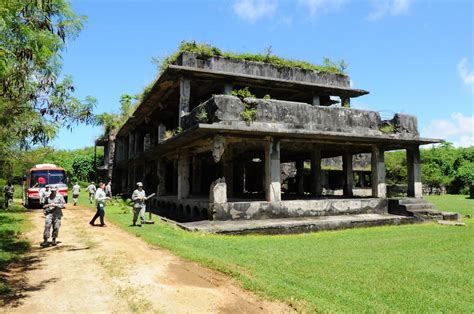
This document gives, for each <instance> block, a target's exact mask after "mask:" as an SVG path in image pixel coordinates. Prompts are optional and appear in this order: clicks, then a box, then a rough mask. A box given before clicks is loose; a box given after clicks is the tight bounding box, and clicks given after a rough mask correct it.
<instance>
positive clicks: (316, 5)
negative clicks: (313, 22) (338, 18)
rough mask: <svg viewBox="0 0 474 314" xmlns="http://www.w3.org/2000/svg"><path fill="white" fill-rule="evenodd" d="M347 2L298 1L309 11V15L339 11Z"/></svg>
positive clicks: (343, 0)
mask: <svg viewBox="0 0 474 314" xmlns="http://www.w3.org/2000/svg"><path fill="white" fill-rule="evenodd" d="M346 2H348V0H298V3H299V4H300V5H302V6H305V7H307V8H308V9H309V12H310V13H311V15H315V14H317V13H320V12H323V13H327V12H330V11H335V10H338V9H340V8H341V7H342V6H343V5H344V4H346Z"/></svg>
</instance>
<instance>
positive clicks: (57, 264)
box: [0, 206, 292, 313]
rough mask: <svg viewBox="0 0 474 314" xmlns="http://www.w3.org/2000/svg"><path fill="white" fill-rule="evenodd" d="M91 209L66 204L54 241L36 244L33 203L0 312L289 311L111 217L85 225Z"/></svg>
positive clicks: (37, 216)
mask: <svg viewBox="0 0 474 314" xmlns="http://www.w3.org/2000/svg"><path fill="white" fill-rule="evenodd" d="M92 214H93V213H92V212H91V211H90V210H88V209H84V208H78V207H71V206H68V207H67V209H66V210H65V211H64V217H63V220H62V227H61V230H60V234H59V238H58V240H60V241H61V243H60V244H59V245H58V246H56V247H49V248H46V249H40V248H39V242H40V241H41V234H42V228H43V223H44V218H43V216H42V214H41V212H40V211H39V210H37V211H33V212H32V213H31V215H32V221H33V222H34V228H33V230H32V231H31V232H29V233H28V234H27V237H28V238H29V239H30V240H31V241H32V242H33V254H32V256H31V258H30V263H28V265H23V266H18V267H16V269H13V270H12V271H10V272H9V274H8V276H10V277H11V278H10V279H11V280H12V281H17V282H18V283H20V284H18V286H19V287H20V288H19V291H17V295H16V296H17V297H16V298H15V300H13V301H11V302H10V303H9V304H8V305H7V307H4V308H2V309H0V312H22V313H33V312H163V313H198V312H199V313H206V312H207V313H208V312H212V313H215V312H217V313H288V312H292V309H291V308H289V307H287V306H286V305H284V304H280V303H274V302H268V301H262V300H259V299H258V298H257V297H255V296H254V295H252V294H250V293H248V292H246V291H243V290H242V289H241V288H239V287H237V286H236V285H235V283H234V282H233V281H232V280H231V279H229V278H227V277H226V276H224V275H222V274H220V273H218V272H215V271H212V270H209V269H207V268H204V267H201V266H199V265H197V264H195V263H192V262H188V261H184V260H182V259H180V258H178V257H176V256H174V255H172V254H170V253H169V252H167V251H164V250H161V249H159V248H156V247H152V246H150V245H148V244H146V243H145V242H143V241H142V240H140V239H138V238H136V237H134V236H132V235H129V234H127V233H126V232H125V231H122V230H120V229H119V228H117V227H115V226H113V225H111V224H109V225H108V226H107V227H105V228H100V227H91V226H89V225H88V221H89V219H90V218H91V216H92ZM24 270H26V272H25V271H24Z"/></svg>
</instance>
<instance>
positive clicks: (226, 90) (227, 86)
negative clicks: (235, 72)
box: [224, 83, 232, 95]
mask: <svg viewBox="0 0 474 314" xmlns="http://www.w3.org/2000/svg"><path fill="white" fill-rule="evenodd" d="M224 94H225V95H230V94H232V84H230V83H225V85H224Z"/></svg>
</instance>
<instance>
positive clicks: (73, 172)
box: [0, 147, 103, 183]
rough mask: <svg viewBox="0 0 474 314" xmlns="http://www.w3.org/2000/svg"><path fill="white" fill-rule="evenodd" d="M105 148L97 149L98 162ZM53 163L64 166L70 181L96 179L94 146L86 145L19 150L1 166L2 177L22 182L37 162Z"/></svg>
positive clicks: (100, 161)
mask: <svg viewBox="0 0 474 314" xmlns="http://www.w3.org/2000/svg"><path fill="white" fill-rule="evenodd" d="M102 159H103V150H102V149H98V150H97V163H98V164H101V163H102ZM41 163H52V164H56V165H57V166H59V167H63V168H64V169H65V171H66V174H67V176H68V178H69V182H70V183H72V182H75V181H81V182H88V181H91V180H95V167H94V148H93V147H86V148H82V149H75V150H55V149H53V148H51V147H45V148H43V147H41V148H36V149H33V150H29V151H24V150H17V151H16V152H15V158H13V159H8V161H6V162H5V163H4V164H3V168H0V177H4V178H8V179H9V180H12V181H13V182H15V183H20V182H21V180H22V177H23V175H24V174H25V173H26V171H27V170H28V169H29V168H31V167H33V166H34V165H36V164H41Z"/></svg>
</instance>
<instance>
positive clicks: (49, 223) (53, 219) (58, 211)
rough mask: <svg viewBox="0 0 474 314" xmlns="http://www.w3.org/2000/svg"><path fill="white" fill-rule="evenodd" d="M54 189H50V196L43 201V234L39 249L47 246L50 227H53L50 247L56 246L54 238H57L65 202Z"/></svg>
mask: <svg viewBox="0 0 474 314" xmlns="http://www.w3.org/2000/svg"><path fill="white" fill-rule="evenodd" d="M57 191H58V189H57V188H56V187H52V188H51V194H50V195H49V197H48V198H46V199H45V205H44V207H43V213H44V216H45V220H44V233H43V240H44V241H43V243H41V247H47V246H48V239H49V236H50V232H51V227H53V234H52V237H53V242H52V243H51V244H52V245H56V244H57V243H56V238H57V237H58V233H59V227H61V218H62V216H63V211H62V209H63V208H64V206H65V204H66V202H65V201H64V197H63V196H62V195H61V194H59V193H58V192H57Z"/></svg>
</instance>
